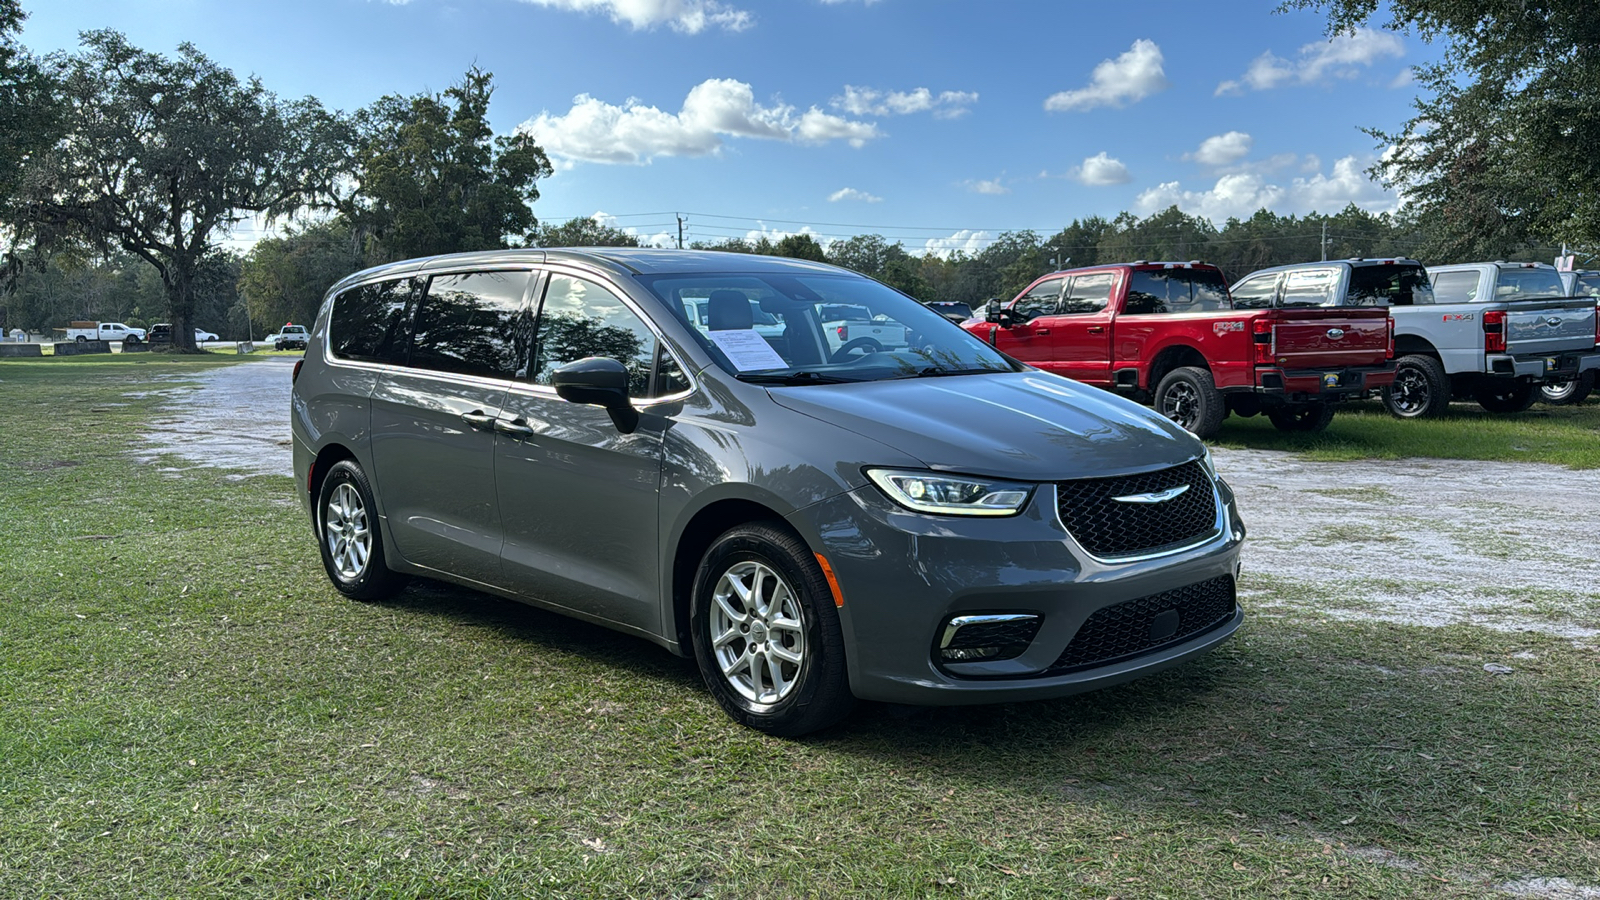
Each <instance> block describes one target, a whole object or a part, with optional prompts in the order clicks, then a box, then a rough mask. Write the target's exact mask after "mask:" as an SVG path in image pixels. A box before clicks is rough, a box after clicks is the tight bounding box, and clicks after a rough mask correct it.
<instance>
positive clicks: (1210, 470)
mask: <svg viewBox="0 0 1600 900" xmlns="http://www.w3.org/2000/svg"><path fill="white" fill-rule="evenodd" d="M1205 449H1206V455H1205V456H1202V457H1200V468H1202V469H1205V470H1206V474H1207V475H1210V476H1211V480H1212V481H1216V480H1217V464H1216V462H1215V461H1213V460H1212V459H1211V448H1210V447H1206V448H1205Z"/></svg>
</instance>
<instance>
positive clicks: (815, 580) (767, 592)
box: [689, 522, 855, 737]
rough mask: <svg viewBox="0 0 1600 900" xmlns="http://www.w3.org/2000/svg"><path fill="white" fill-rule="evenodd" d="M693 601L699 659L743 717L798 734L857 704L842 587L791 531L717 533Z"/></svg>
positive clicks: (761, 526) (720, 695)
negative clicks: (837, 598) (842, 621)
mask: <svg viewBox="0 0 1600 900" xmlns="http://www.w3.org/2000/svg"><path fill="white" fill-rule="evenodd" d="M690 604H691V605H690V609H689V617H690V619H689V621H690V629H691V631H692V632H693V638H694V655H695V661H696V662H697V663H699V665H700V674H701V675H702V676H703V677H704V678H705V682H706V687H707V688H708V689H709V690H710V691H711V696H712V697H714V698H715V699H716V701H717V703H718V705H720V706H721V707H722V709H723V710H724V711H725V712H727V714H728V715H730V716H732V717H733V718H734V720H735V721H738V722H741V723H743V724H745V725H748V726H750V727H751V728H754V729H756V730H758V731H764V732H766V733H767V734H771V735H777V736H779V737H798V736H799V735H802V734H808V733H810V732H813V731H817V730H820V729H823V728H827V727H828V726H829V725H832V724H834V723H835V722H837V721H839V720H840V719H842V718H844V716H845V715H846V714H847V713H849V712H850V709H851V707H853V706H854V705H855V696H854V695H852V694H851V693H850V680H849V677H848V673H847V672H846V668H845V659H844V636H843V632H842V631H841V629H840V627H839V612H838V609H837V608H836V607H835V606H834V602H833V591H832V590H831V589H830V588H829V586H828V580H827V578H826V577H825V576H824V575H823V574H822V568H821V567H820V566H819V565H817V561H816V557H815V556H814V555H813V554H812V553H811V550H810V548H809V547H807V546H806V544H805V542H804V541H802V540H800V538H799V537H798V536H796V535H795V534H794V533H793V532H791V531H789V530H788V529H787V528H784V527H783V526H782V525H780V524H778V523H776V522H751V523H748V524H745V525H740V526H737V527H735V528H732V529H729V530H728V531H727V532H725V533H724V534H723V535H722V536H721V537H719V538H717V539H716V541H714V542H713V543H712V544H711V548H710V549H708V550H707V551H706V554H705V556H704V558H703V559H702V560H701V563H700V569H699V571H697V572H696V573H695V578H694V590H693V593H692V595H691V599H690Z"/></svg>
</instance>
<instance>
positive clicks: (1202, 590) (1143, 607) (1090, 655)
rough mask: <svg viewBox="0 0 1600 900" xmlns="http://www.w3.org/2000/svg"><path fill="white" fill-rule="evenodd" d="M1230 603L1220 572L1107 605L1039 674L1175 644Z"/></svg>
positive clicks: (1222, 614)
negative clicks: (1203, 578)
mask: <svg viewBox="0 0 1600 900" xmlns="http://www.w3.org/2000/svg"><path fill="white" fill-rule="evenodd" d="M1236 605H1237V604H1236V602H1235V600H1234V591H1233V576H1232V575H1222V576H1219V577H1217V578H1213V579H1211V580H1209V581H1201V582H1198V583H1196V584H1191V585H1189V586H1188V587H1181V588H1176V589H1174V590H1170V591H1162V592H1161V593H1159V594H1151V595H1150V596H1148V597H1139V598H1138V599H1135V600H1127V601H1124V602H1122V603H1118V604H1116V605H1114V606H1108V607H1106V608H1105V609H1102V610H1098V611H1097V612H1095V613H1094V615H1091V616H1090V617H1089V619H1088V621H1086V622H1084V623H1083V627H1082V628H1080V629H1078V633H1077V634H1076V635H1075V636H1074V637H1073V638H1072V642H1071V643H1069V644H1067V648H1066V649H1065V650H1063V651H1061V656H1059V657H1058V658H1057V659H1056V661H1055V662H1054V663H1051V665H1050V668H1048V669H1046V670H1045V672H1044V674H1046V675H1059V674H1061V673H1063V672H1071V671H1073V670H1075V669H1085V668H1088V667H1090V666H1099V665H1104V664H1106V663H1110V662H1116V661H1117V660H1120V659H1127V658H1128V657H1132V656H1138V655H1139V654H1141V653H1148V652H1150V651H1152V650H1156V649H1159V648H1161V647H1165V646H1168V645H1170V644H1177V643H1180V642H1182V641H1185V640H1188V639H1189V638H1192V637H1194V636H1195V635H1197V634H1200V633H1201V632H1205V631H1209V630H1211V629H1212V628H1215V627H1217V626H1218V625H1221V624H1222V623H1223V622H1225V621H1227V620H1228V618H1229V617H1231V616H1232V615H1233V611H1234V609H1235V607H1236ZM1173 612H1176V614H1177V616H1176V618H1177V621H1176V623H1174V622H1173V621H1172V620H1173V616H1172V615H1171V614H1172V613H1173Z"/></svg>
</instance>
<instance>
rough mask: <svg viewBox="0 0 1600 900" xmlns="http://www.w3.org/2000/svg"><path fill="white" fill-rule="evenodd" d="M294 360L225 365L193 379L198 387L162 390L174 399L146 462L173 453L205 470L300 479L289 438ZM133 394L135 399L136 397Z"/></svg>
mask: <svg viewBox="0 0 1600 900" xmlns="http://www.w3.org/2000/svg"><path fill="white" fill-rule="evenodd" d="M294 362H295V361H294V359H293V358H289V357H280V358H270V357H269V358H266V359H260V360H254V361H251V362H248V363H243V364H241V365H236V366H224V367H222V368H218V369H213V370H211V371H209V372H205V373H202V374H199V375H195V376H186V377H191V378H192V379H193V380H194V381H196V382H197V383H198V387H195V388H193V389H188V390H173V391H159V392H156V393H159V394H163V395H167V396H169V397H170V398H171V399H170V400H169V401H168V402H166V403H164V404H163V405H162V407H161V413H162V417H161V418H159V419H155V420H153V421H151V422H149V423H148V425H147V431H146V434H145V441H146V443H147V444H148V450H147V451H145V452H143V453H140V454H139V457H140V459H141V461H144V462H150V461H153V460H155V459H156V458H157V457H158V456H161V455H165V454H171V455H173V456H177V457H180V458H182V459H185V460H188V461H189V462H192V463H194V464H196V465H199V466H214V467H217V468H225V469H238V470H241V471H244V472H248V473H251V474H254V475H288V476H293V475H294V457H293V454H292V452H291V447H292V444H291V441H290V436H289V388H290V385H291V382H290V377H291V375H292V373H293V371H294ZM130 396H131V395H130Z"/></svg>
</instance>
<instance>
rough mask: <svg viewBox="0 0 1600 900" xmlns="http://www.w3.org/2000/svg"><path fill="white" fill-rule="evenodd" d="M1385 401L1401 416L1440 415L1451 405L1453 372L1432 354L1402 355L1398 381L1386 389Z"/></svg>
mask: <svg viewBox="0 0 1600 900" xmlns="http://www.w3.org/2000/svg"><path fill="white" fill-rule="evenodd" d="M1383 405H1384V408H1385V409H1387V410H1389V414H1390V415H1392V416H1394V417H1396V418H1399V419H1434V418H1438V417H1439V416H1442V415H1444V413H1445V410H1447V409H1449V408H1450V376H1449V375H1446V374H1445V373H1444V365H1443V364H1441V363H1440V362H1439V361H1438V360H1437V359H1434V358H1433V357H1431V356H1423V355H1421V354H1412V355H1410V356H1402V357H1400V361H1399V362H1398V363H1396V364H1395V373H1394V384H1391V385H1389V386H1387V387H1385V388H1384V389H1383Z"/></svg>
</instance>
